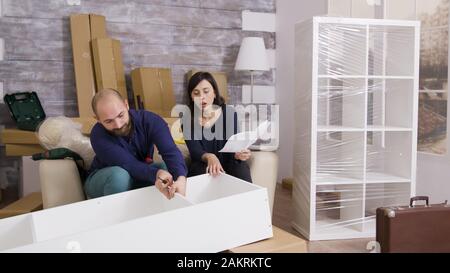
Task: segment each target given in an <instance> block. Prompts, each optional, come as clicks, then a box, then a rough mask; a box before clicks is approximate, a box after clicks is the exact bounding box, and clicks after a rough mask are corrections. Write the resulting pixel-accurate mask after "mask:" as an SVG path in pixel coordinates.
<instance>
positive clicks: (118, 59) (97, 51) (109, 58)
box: [91, 38, 128, 99]
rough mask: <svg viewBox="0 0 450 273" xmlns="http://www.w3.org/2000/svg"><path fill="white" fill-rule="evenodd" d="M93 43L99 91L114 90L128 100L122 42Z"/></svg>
mask: <svg viewBox="0 0 450 273" xmlns="http://www.w3.org/2000/svg"><path fill="white" fill-rule="evenodd" d="M91 43H92V53H93V57H94V68H95V81H96V87H97V91H100V90H102V89H105V88H113V89H116V90H117V91H119V93H120V95H122V97H123V98H124V99H127V98H128V96H127V90H126V85H125V74H124V73H125V72H124V69H123V63H122V53H121V49H120V42H119V41H118V40H114V39H110V38H101V39H93V40H92V42H91Z"/></svg>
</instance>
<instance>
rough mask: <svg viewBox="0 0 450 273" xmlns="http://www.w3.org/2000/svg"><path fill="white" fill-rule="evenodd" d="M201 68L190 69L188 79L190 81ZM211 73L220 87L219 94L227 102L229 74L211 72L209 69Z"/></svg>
mask: <svg viewBox="0 0 450 273" xmlns="http://www.w3.org/2000/svg"><path fill="white" fill-rule="evenodd" d="M199 71H200V70H196V69H193V70H190V71H189V72H188V73H187V75H186V76H187V80H188V81H189V79H190V78H191V77H192V75H194V74H195V73H197V72H199ZM207 72H209V73H211V75H212V76H213V77H214V79H215V80H216V83H217V87H218V88H219V94H220V95H221V96H222V97H223V98H224V99H225V102H227V101H228V84H227V74H226V73H224V72H210V71H207Z"/></svg>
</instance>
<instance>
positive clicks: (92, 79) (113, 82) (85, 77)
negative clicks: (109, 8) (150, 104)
mask: <svg viewBox="0 0 450 273" xmlns="http://www.w3.org/2000/svg"><path fill="white" fill-rule="evenodd" d="M105 21H106V20H105V17H104V16H101V15H96V14H72V15H70V29H71V35H72V50H73V63H74V70H75V82H76V88H77V97H78V111H79V114H80V117H93V116H94V113H93V112H92V108H91V99H92V97H93V96H94V95H95V93H96V92H97V91H99V90H101V89H104V88H114V89H116V90H117V91H119V93H120V94H121V95H122V96H123V97H124V98H127V90H126V84H125V73H124V69H123V63H122V53H121V47H120V41H118V40H114V39H111V38H109V37H108V35H107V34H106V22H105Z"/></svg>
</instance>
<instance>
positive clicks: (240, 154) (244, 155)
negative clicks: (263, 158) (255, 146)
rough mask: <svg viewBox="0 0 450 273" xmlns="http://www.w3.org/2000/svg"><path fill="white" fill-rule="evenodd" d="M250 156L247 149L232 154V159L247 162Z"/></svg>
mask: <svg viewBox="0 0 450 273" xmlns="http://www.w3.org/2000/svg"><path fill="white" fill-rule="evenodd" d="M251 156H252V152H251V151H250V150H249V149H245V150H242V151H240V152H238V153H235V154H234V158H235V159H238V160H242V161H246V160H248V159H249V158H250V157H251Z"/></svg>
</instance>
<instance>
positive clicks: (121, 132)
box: [110, 119, 131, 137]
mask: <svg viewBox="0 0 450 273" xmlns="http://www.w3.org/2000/svg"><path fill="white" fill-rule="evenodd" d="M130 131H131V119H130V121H128V123H127V124H125V125H123V126H122V127H121V128H119V129H113V130H112V131H110V132H111V133H112V134H113V135H115V136H119V137H124V136H128V135H129V134H130Z"/></svg>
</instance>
